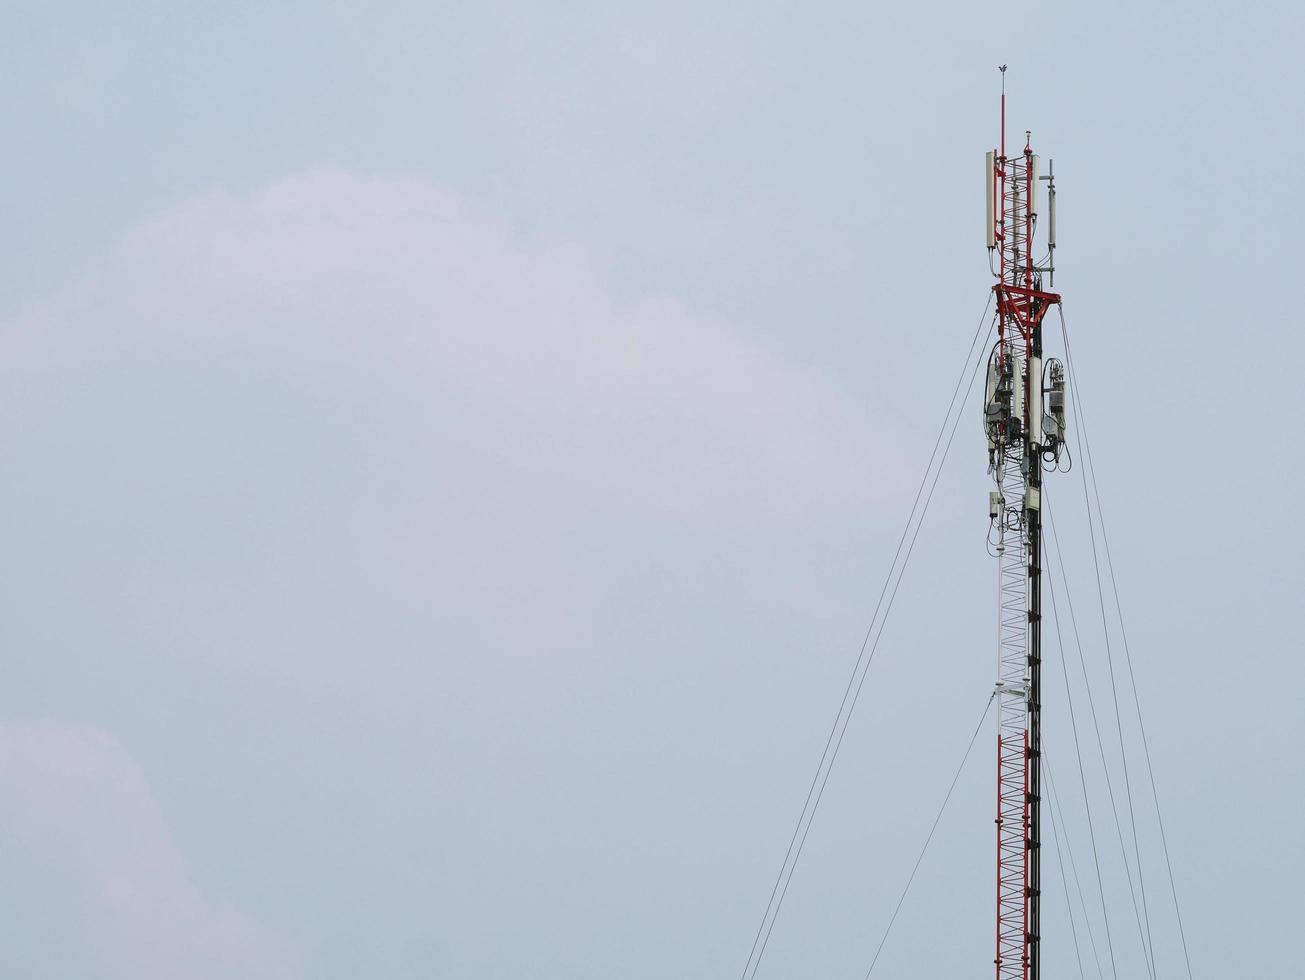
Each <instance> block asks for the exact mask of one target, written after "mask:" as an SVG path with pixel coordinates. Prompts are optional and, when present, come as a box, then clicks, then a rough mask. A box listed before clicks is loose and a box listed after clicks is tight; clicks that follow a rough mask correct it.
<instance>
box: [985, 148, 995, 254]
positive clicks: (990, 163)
mask: <svg viewBox="0 0 1305 980" xmlns="http://www.w3.org/2000/svg"><path fill="white" fill-rule="evenodd" d="M995 156H996V154H995V153H994V152H993V151H992V150H989V151H988V159H987V166H986V167H985V168H984V173H985V174H986V175H987V178H988V189H987V192H986V193H985V194H984V197H985V198H987V202H988V208H987V211H988V235H987V243H988V247H989V248H996V247H997V201H996V197H997V168H996V161H995V160H994V157H995Z"/></svg>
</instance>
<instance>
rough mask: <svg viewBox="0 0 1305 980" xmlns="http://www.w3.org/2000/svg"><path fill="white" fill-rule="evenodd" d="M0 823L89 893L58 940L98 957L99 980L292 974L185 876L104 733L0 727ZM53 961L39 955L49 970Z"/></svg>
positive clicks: (127, 760)
mask: <svg viewBox="0 0 1305 980" xmlns="http://www.w3.org/2000/svg"><path fill="white" fill-rule="evenodd" d="M0 818H2V822H3V825H4V826H6V828H7V830H8V832H7V833H6V839H7V840H8V841H9V843H10V846H14V847H19V848H22V849H23V850H24V851H26V852H35V853H44V854H46V855H48V858H47V860H49V861H51V862H54V863H55V864H57V865H58V866H59V872H60V874H59V875H58V877H59V878H60V879H61V880H65V881H71V882H74V883H77V884H78V885H80V886H81V890H82V891H84V892H85V893H86V895H87V896H88V902H87V906H86V907H87V920H86V921H85V922H81V923H79V922H78V921H77V920H76V917H75V916H73V915H66V917H65V921H64V922H63V923H62V925H61V927H60V932H61V934H62V935H63V937H64V938H65V939H66V940H67V941H68V942H69V943H71V944H74V945H78V944H81V945H84V946H86V947H88V948H91V949H95V950H96V954H97V958H99V959H100V960H101V962H100V966H101V969H103V970H104V971H105V974H106V975H111V976H119V975H121V976H128V977H133V978H138V980H280V978H288V977H291V976H294V975H295V973H294V971H293V970H292V968H291V966H290V965H289V961H288V960H287V959H286V958H285V957H284V955H282V954H281V953H280V952H279V951H277V950H275V949H274V948H273V947H272V946H271V945H270V944H269V943H268V942H267V941H266V940H265V939H264V938H263V937H260V936H258V935H257V934H256V932H255V931H254V929H253V928H252V927H251V925H250V923H249V922H247V921H246V920H245V918H244V917H243V916H241V915H240V914H239V913H238V912H237V911H236V910H234V909H232V908H230V907H228V906H226V905H223V904H221V903H216V902H213V901H210V900H209V899H207V898H206V897H205V896H204V895H203V894H202V893H201V891H200V890H199V889H198V888H197V887H196V885H195V884H194V882H192V881H191V880H190V878H189V877H188V876H187V872H186V869H185V866H184V863H183V861H182V859H181V856H180V854H179V853H178V852H177V849H176V847H175V846H174V844H173V841H172V839H171V836H170V835H169V833H168V830H167V828H166V827H165V826H164V824H163V821H162V819H161V817H160V815H159V812H158V808H157V806H156V804H155V802H154V798H153V796H152V795H151V793H150V789H149V787H148V785H147V784H146V782H145V779H144V777H143V775H142V773H141V771H140V769H139V767H137V766H136V764H135V763H134V762H133V761H132V759H131V757H130V756H129V755H128V754H127V753H126V752H125V751H124V749H123V747H122V746H121V745H120V744H119V743H118V742H117V741H116V740H114V739H113V738H112V737H111V736H109V735H108V734H106V733H105V732H103V731H100V730H98V729H95V728H91V727H87V726H79V725H71V724H64V723H54V722H24V723H9V724H0ZM73 905H74V903H72V902H71V901H68V902H67V903H66V904H65V906H64V907H65V909H70V908H72V907H73ZM58 955H59V951H58V950H47V951H45V953H43V954H42V956H43V962H44V964H45V965H46V967H47V968H48V967H49V966H50V965H51V964H54V963H57V962H58Z"/></svg>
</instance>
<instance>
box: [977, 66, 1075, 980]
mask: <svg viewBox="0 0 1305 980" xmlns="http://www.w3.org/2000/svg"><path fill="white" fill-rule="evenodd" d="M1001 72H1002V95H1001V141H1000V145H999V146H998V147H997V148H996V149H994V150H992V151H990V152H989V153H988V157H987V246H988V254H989V261H990V264H991V268H992V271H993V275H994V277H995V278H996V283H995V284H994V285H993V287H992V288H993V292H994V293H995V294H996V299H997V312H996V317H997V321H996V326H997V341H996V343H995V344H994V346H993V348H992V351H991V354H990V356H989V360H988V372H987V385H986V388H985V392H984V406H983V411H984V429H985V431H986V433H987V437H988V470H989V472H990V473H991V474H992V477H993V483H994V489H993V490H992V492H991V494H990V495H989V504H988V515H989V518H990V520H991V522H992V523H991V528H990V531H989V545H990V548H991V550H992V551H993V552H994V553H995V554H996V557H997V680H996V692H995V695H994V696H995V697H996V699H997V820H996V824H997V942H996V958H995V963H996V976H997V980H1039V977H1040V973H1041V971H1040V956H1039V951H1040V936H1039V905H1040V901H1039V900H1040V896H1041V883H1042V873H1041V871H1042V869H1041V837H1040V819H1039V817H1040V812H1041V800H1042V793H1041V784H1042V781H1041V778H1040V777H1041V764H1040V762H1041V743H1042V718H1041V711H1042V703H1041V681H1042V499H1041V498H1042V477H1043V475H1044V472H1052V471H1055V470H1056V469H1057V465H1058V462H1059V459H1060V452H1061V447H1062V445H1063V441H1064V435H1065V408H1064V405H1065V373H1064V368H1063V366H1062V364H1061V362H1060V361H1058V360H1056V359H1055V358H1046V359H1044V357H1043V351H1042V320H1043V318H1044V317H1045V316H1046V314H1047V312H1048V311H1049V310H1050V309H1051V308H1052V307H1053V306H1055V305H1057V304H1058V303H1059V302H1060V296H1059V295H1057V294H1056V293H1053V292H1049V291H1048V290H1047V289H1044V288H1043V284H1044V276H1045V277H1046V284H1047V285H1048V286H1050V285H1051V283H1052V277H1053V276H1054V271H1053V268H1054V256H1055V247H1056V217H1055V214H1056V211H1055V208H1056V190H1055V181H1054V179H1053V175H1052V168H1051V166H1050V164H1048V166H1047V168H1046V171H1047V172H1046V174H1045V175H1043V174H1040V173H1039V170H1040V169H1041V168H1040V163H1039V158H1038V156H1037V154H1035V153H1034V152H1033V149H1032V145H1031V140H1030V139H1029V134H1027V133H1026V134H1025V135H1026V139H1025V144H1024V148H1023V150H1021V151H1019V152H1017V153H1015V154H1012V155H1008V154H1007V152H1006V91H1005V79H1006V67H1005V66H1004V65H1003V66H1002V68H1001ZM1042 185H1046V186H1045V187H1043V186H1042ZM1039 243H1041V244H1039Z"/></svg>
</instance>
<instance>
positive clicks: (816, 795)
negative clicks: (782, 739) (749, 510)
mask: <svg viewBox="0 0 1305 980" xmlns="http://www.w3.org/2000/svg"><path fill="white" fill-rule="evenodd" d="M991 305H992V294H991V293H990V294H989V295H988V299H987V302H986V303H985V304H984V308H983V314H982V315H981V316H980V318H979V324H978V326H977V327H976V328H975V331H974V336H973V338H972V339H971V340H970V347H969V350H968V351H967V352H966V354H965V361H964V363H963V364H962V366H961V372H960V376H959V377H958V378H957V380H956V385H955V387H954V388H953V389H952V397H951V400H950V401H949V402H948V404H947V413H946V415H944V417H943V423H942V427H941V428H940V429H939V430H938V435H937V437H936V438H935V439H934V444H933V450H932V451H931V452H930V454H929V462H928V464H927V465H926V467H925V471H924V474H923V476H922V477H921V478H920V485H919V486H918V487H917V488H916V491H915V499H914V500H913V501H912V504H911V510H910V513H909V514H908V516H907V519H906V526H905V527H904V528H903V529H902V534H901V537H900V538H899V539H898V542H897V548H896V550H895V551H894V553H893V560H892V562H891V563H890V565H889V568H888V575H887V577H886V578H885V579H884V584H883V587H882V588H881V589H880V591H879V599H878V601H877V602H876V604H875V610H874V613H873V615H872V616H871V618H870V626H869V628H868V629H867V630H866V634H865V638H864V639H863V640H862V641H861V647H860V650H859V651H858V653H857V659H856V662H855V664H854V665H853V667H852V673H851V675H850V677H849V678H848V682H847V687H846V688H845V689H844V691H843V698H842V701H841V702H840V703H839V706H838V713H837V714H836V715H835V717H834V724H833V726H832V727H831V728H830V731H829V735H828V737H827V738H826V740H825V748H824V751H823V752H822V753H821V756H820V762H819V764H818V765H817V766H816V772H815V775H814V776H813V777H812V780H811V785H810V787H808V789H807V795H806V799H805V800H804V802H803V805H802V812H801V813H800V814H799V816H798V821H797V824H796V826H795V827H794V829H793V835H792V836H791V837H790V839H789V844H788V849H787V850H786V851H785V853H784V861H783V863H782V864H781V865H780V870H779V874H778V876H776V878H775V884H774V885H773V886H772V888H771V892H770V899H769V901H768V902H767V904H766V910H765V912H764V913H763V914H762V917H761V923H760V925H759V926H758V927H757V933H756V935H755V936H754V937H753V940H752V948H751V950H749V952H748V959H747V962H746V963H745V964H744V967H743V973H742V974H741V978H742V980H748V978H749V977H754V978H755V977H756V975H757V969H758V968H759V967H760V965H761V958H762V956H763V955H764V954H765V951H766V947H767V945H768V944H769V942H770V936H771V933H772V931H773V930H774V928H775V920H776V919H778V918H779V911H780V908H781V907H782V906H783V904H784V898H785V897H786V896H787V894H788V886H789V882H791V881H792V880H793V872H794V871H795V870H796V868H797V863H798V860H799V859H800V858H801V855H802V849H803V847H804V846H805V844H806V839H807V834H808V833H809V832H810V830H811V823H812V821H813V820H814V819H815V814H816V810H817V809H818V808H819V806H820V801H821V799H822V798H823V796H824V792H825V786H826V785H827V784H828V782H829V774H830V772H831V771H832V770H833V767H834V762H835V761H836V759H837V758H838V750H839V748H840V747H841V746H842V743H843V735H844V733H845V732H846V731H847V724H848V722H849V721H850V720H851V716H852V712H853V711H854V710H855V708H856V702H857V700H858V698H859V697H860V694H861V687H862V685H863V684H864V683H865V678H866V675H867V674H868V673H869V669H870V664H871V663H872V662H873V660H874V656H875V652H876V651H877V650H878V648H879V638H880V637H881V636H882V635H883V627H884V624H885V622H886V621H887V619H888V614H889V612H891V610H892V605H893V600H894V599H895V598H896V597H897V589H898V587H899V586H900V585H901V582H902V575H903V574H904V573H905V571H906V565H907V563H908V562H909V561H910V558H911V552H912V551H913V550H914V549H915V541H916V538H917V537H918V536H919V534H920V527H921V526H922V525H923V523H924V517H925V514H926V513H927V512H928V509H929V503H930V501H931V500H932V499H933V491H934V488H935V487H937V485H938V477H939V475H940V474H941V472H942V467H943V464H944V463H945V462H946V459H947V455H948V453H949V451H950V450H951V445H952V440H953V439H954V438H955V435H956V428H957V425H958V424H959V422H960V418H961V413H960V412H959V411H957V412H956V413H955V419H954V420H953V419H952V415H953V410H954V409H955V408H956V399H957V395H958V394H959V393H960V389H961V383H962V382H963V381H964V380H965V375H966V371H967V369H969V367H970V360H971V358H972V357H973V355H974V349H975V345H976V344H978V341H979V336H980V335H981V334H982V333H983V325H984V323H985V322H986V321H988V310H989V308H990V307H991ZM988 329H989V333H991V330H992V324H991V323H990V322H989V326H988ZM986 348H987V340H986V338H985V340H984V345H983V349H985V350H986ZM975 363H976V367H975V369H974V370H973V371H972V372H971V373H970V381H969V384H968V385H967V386H966V388H965V396H966V398H968V396H969V392H970V389H971V388H972V387H973V386H974V378H975V375H976V374H977V373H978V368H977V364H978V363H980V362H977V361H976V362H975ZM964 401H965V399H964V398H962V404H964ZM949 421H950V422H951V423H952V426H951V434H950V435H949V436H948V438H947V443H946V446H944V447H943V452H942V457H941V458H940V459H939V458H938V449H939V446H940V445H942V439H943V435H944V433H946V432H947V426H948V422H949ZM935 459H938V465H937V467H936V468H935V467H934V461H935ZM931 472H932V473H933V482H932V483H931V484H930V483H929V475H930V473H931ZM926 484H929V492H928V494H927V495H925V496H924V505H923V507H921V506H920V498H921V495H922V494H923V493H924V489H925V486H926ZM917 511H918V520H917ZM913 524H914V528H915V529H914V532H912V525H913ZM908 536H909V537H910V543H909V545H906V552H905V555H904V556H903V552H902V548H903V545H905V544H906V541H907V538H908ZM899 558H901V561H900V565H899V561H898V559H899ZM895 573H896V576H897V579H896V582H895V583H894V582H893V577H894V574H895ZM890 584H892V592H891V594H889V585H890ZM886 595H887V597H888V602H887V605H886V606H885V605H884V598H885V596H886ZM881 609H882V611H883V616H882V618H881V617H880V611H881ZM876 623H877V624H878V632H877V633H876V629H875V627H876ZM872 635H873V636H874V643H873V645H872V644H871V636H872ZM867 649H868V650H869V655H868V656H867ZM863 664H864V666H863ZM858 675H859V680H858ZM849 697H850V702H849ZM840 722H841V727H840ZM831 750H832V751H831ZM822 772H823V777H822ZM817 784H818V788H817Z"/></svg>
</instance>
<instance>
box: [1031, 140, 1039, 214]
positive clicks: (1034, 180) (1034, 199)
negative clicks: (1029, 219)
mask: <svg viewBox="0 0 1305 980" xmlns="http://www.w3.org/2000/svg"><path fill="white" fill-rule="evenodd" d="M1037 213H1038V155H1037V154H1036V153H1034V154H1031V155H1030V156H1029V214H1037Z"/></svg>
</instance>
